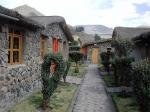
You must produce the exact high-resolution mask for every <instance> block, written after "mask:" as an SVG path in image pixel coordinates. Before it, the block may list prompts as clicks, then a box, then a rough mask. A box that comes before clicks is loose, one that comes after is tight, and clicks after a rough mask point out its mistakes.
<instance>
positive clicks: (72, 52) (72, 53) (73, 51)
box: [69, 43, 83, 72]
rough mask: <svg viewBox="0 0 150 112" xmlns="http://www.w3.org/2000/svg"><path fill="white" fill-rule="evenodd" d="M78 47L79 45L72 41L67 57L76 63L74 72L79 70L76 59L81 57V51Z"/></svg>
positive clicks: (78, 59)
mask: <svg viewBox="0 0 150 112" xmlns="http://www.w3.org/2000/svg"><path fill="white" fill-rule="evenodd" d="M80 49H81V48H80V46H78V45H77V44H76V43H72V44H71V46H70V47H69V57H70V59H71V60H72V61H74V62H75V63H76V68H75V72H78V71H79V68H78V67H79V65H78V61H80V60H81V59H82V58H83V53H81V51H80Z"/></svg>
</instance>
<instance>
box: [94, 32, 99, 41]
mask: <svg viewBox="0 0 150 112" xmlns="http://www.w3.org/2000/svg"><path fill="white" fill-rule="evenodd" d="M94 38H95V41H96V42H98V41H100V40H101V37H100V36H99V35H98V34H95V36H94Z"/></svg>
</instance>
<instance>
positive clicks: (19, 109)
mask: <svg viewBox="0 0 150 112" xmlns="http://www.w3.org/2000/svg"><path fill="white" fill-rule="evenodd" d="M76 89H77V85H74V84H68V83H62V82H61V83H60V84H59V86H58V88H57V89H56V91H55V92H54V94H53V95H52V97H51V100H50V104H49V105H50V106H51V107H52V108H53V109H52V111H51V112H66V111H67V109H68V107H69V106H70V103H71V101H72V98H73V96H74V93H75V91H76ZM41 102H42V94H41V92H37V93H34V94H33V95H32V96H30V97H29V98H27V99H25V100H24V101H22V102H21V103H19V104H17V105H16V106H15V107H13V108H12V109H11V110H10V111H9V112H38V108H39V105H40V103H41Z"/></svg>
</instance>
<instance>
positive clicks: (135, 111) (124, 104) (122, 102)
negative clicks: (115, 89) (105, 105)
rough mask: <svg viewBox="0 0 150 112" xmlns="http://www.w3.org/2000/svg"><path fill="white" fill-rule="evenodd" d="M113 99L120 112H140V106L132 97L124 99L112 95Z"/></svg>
mask: <svg viewBox="0 0 150 112" xmlns="http://www.w3.org/2000/svg"><path fill="white" fill-rule="evenodd" d="M112 99H113V101H114V103H115V105H116V108H117V110H118V112H140V111H139V107H138V104H137V102H136V100H135V99H134V97H132V96H129V97H126V98H124V97H121V96H119V95H117V94H112Z"/></svg>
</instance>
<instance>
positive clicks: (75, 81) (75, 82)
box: [61, 76, 82, 84]
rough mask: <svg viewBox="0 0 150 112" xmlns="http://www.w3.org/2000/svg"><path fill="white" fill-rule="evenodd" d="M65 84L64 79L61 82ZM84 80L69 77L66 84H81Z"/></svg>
mask: <svg viewBox="0 0 150 112" xmlns="http://www.w3.org/2000/svg"><path fill="white" fill-rule="evenodd" d="M61 81H62V82H63V79H62V80H61ZM81 81H82V78H77V77H75V76H67V77H66V82H68V83H71V84H81Z"/></svg>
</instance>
